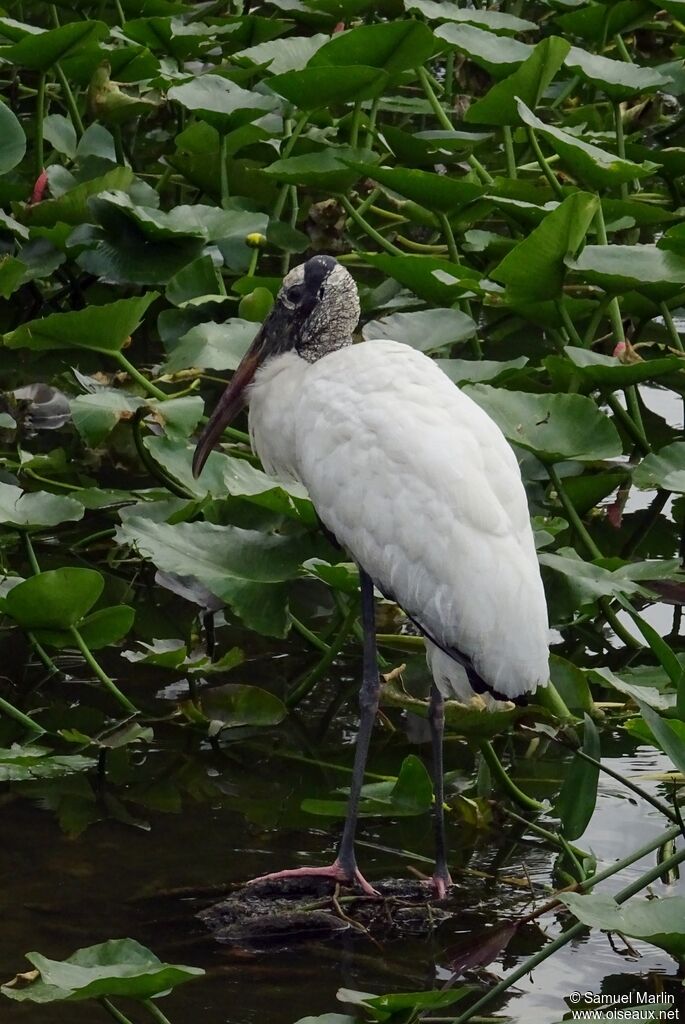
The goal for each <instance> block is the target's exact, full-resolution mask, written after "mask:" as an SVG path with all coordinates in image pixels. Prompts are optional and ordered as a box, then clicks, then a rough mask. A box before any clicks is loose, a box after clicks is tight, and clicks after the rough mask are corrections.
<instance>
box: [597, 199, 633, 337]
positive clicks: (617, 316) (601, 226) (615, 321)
mask: <svg viewBox="0 0 685 1024" xmlns="http://www.w3.org/2000/svg"><path fill="white" fill-rule="evenodd" d="M597 199H598V203H597V213H596V214H595V230H596V231H597V241H598V242H599V244H600V245H608V242H609V240H608V238H607V229H606V224H605V223H604V211H603V210H602V200H601V197H600V195H599V193H597ZM608 310H609V320H610V321H611V329H612V331H613V335H614V342H615V344H616V345H619V344H624V345H625V341H626V336H625V332H624V330H623V320H622V319H621V307H620V305H619V302H618V299H617V298H616V296H614V298H613V299H612V300H611V301H610V303H609V307H608Z"/></svg>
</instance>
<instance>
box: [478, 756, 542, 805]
mask: <svg viewBox="0 0 685 1024" xmlns="http://www.w3.org/2000/svg"><path fill="white" fill-rule="evenodd" d="M478 749H479V750H480V752H481V754H482V756H483V759H484V760H485V762H486V764H487V766H488V768H489V769H490V771H491V772H492V775H493V778H494V779H495V780H496V781H497V782H499V784H500V785H501V786H502V788H503V789H504V791H505V792H506V793H507V794H508V795H509V796H510V797H511V798H512V800H514V801H515V802H516V803H517V804H519V806H520V807H523V808H524V809H525V810H526V811H535V813H536V814H539V813H540V811H543V810H544V807H543V805H542V804H541V803H540V801H539V800H534V799H533V797H531V796H528V795H527V794H526V793H524V792H523V790H522V789H519V787H518V786H517V785H516V783H515V782H514V780H513V779H512V778H511V776H510V775H508V774H507V772H506V771H505V769H504V765H503V764H502V762H501V761H500V759H499V758H498V756H497V754H496V753H495V749H494V747H493V746H492V744H491V743H490V741H489V740H481V741H480V742H479V744H478Z"/></svg>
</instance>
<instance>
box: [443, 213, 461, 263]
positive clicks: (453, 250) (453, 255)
mask: <svg viewBox="0 0 685 1024" xmlns="http://www.w3.org/2000/svg"><path fill="white" fill-rule="evenodd" d="M438 219H439V220H440V227H441V228H442V233H443V235H444V236H445V241H446V242H447V251H448V253H449V256H450V259H451V260H452V262H453V263H456V264H457V265H459V264H460V263H461V260H460V259H459V250H458V249H457V242H456V239H455V237H454V232H453V231H452V225H451V224H450V221H449V217H448V216H447V214H446V213H439V214H438Z"/></svg>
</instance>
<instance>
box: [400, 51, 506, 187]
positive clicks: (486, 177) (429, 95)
mask: <svg viewBox="0 0 685 1024" xmlns="http://www.w3.org/2000/svg"><path fill="white" fill-rule="evenodd" d="M415 71H416V74H417V76H418V79H419V81H420V83H421V88H422V89H423V91H424V93H425V95H426V99H427V100H428V102H429V103H430V105H431V108H432V110H433V113H434V114H435V116H436V117H437V119H438V121H439V122H440V124H441V125H442V127H443V128H444V129H445V131H448V132H453V131H454V125H453V124H452V122H451V120H450V119H449V117H448V116H447V114H446V113H445V111H444V110H443V108H442V104H441V102H440V100H439V99H438V97H437V96H436V95H435V90H434V89H433V86H432V85H431V81H430V77H429V75H428V72H427V71H426V69H425V68H421V67H419V68H416V69H415ZM467 159H468V162H469V164H470V166H471V167H472V168H473V170H474V171H475V172H476V174H477V175H478V176H479V178H480V179H481V181H482V182H483V183H484V184H485V185H492V183H493V180H494V179H493V177H492V175H491V174H489V173H488V171H487V170H486V169H485V167H483V165H482V164H481V163H480V161H479V160H477V159H476V158H475V156H473V154H471V155H470V156H469V157H468V158H467Z"/></svg>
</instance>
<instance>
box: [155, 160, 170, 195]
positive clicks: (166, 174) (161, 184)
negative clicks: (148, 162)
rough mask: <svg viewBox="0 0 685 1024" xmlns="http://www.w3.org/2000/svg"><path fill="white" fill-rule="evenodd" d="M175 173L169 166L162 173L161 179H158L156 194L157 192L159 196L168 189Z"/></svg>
mask: <svg viewBox="0 0 685 1024" xmlns="http://www.w3.org/2000/svg"><path fill="white" fill-rule="evenodd" d="M173 173H174V169H173V167H171V166H170V165H169V164H167V165H166V167H165V168H164V170H163V171H162V173H161V174H160V176H159V178H158V179H157V184H156V185H155V192H157V194H158V195H159V194H161V193H162V192H163V191H164V189H165V188H166V187H167V185H168V184H169V181H170V180H171V176H172V175H173Z"/></svg>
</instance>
